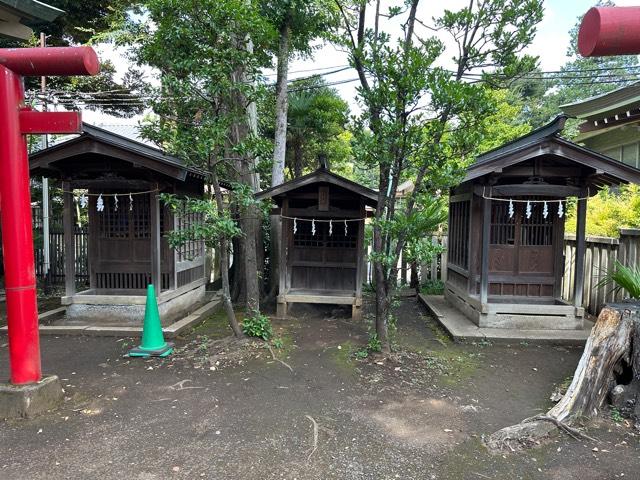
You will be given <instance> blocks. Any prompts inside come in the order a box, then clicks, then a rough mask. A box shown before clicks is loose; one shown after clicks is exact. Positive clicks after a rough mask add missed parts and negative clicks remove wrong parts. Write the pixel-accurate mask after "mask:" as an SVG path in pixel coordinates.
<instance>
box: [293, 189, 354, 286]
mask: <svg viewBox="0 0 640 480" xmlns="http://www.w3.org/2000/svg"><path fill="white" fill-rule="evenodd" d="M327 197H328V198H327ZM282 211H283V214H284V215H286V216H290V217H297V218H300V219H301V220H300V221H298V222H297V231H296V234H294V233H293V221H292V220H288V221H283V222H282V230H283V232H282V235H283V239H284V241H285V245H286V250H287V263H286V272H287V273H286V275H287V278H286V288H287V290H288V289H295V290H313V291H340V292H354V291H356V290H358V288H357V287H358V275H359V269H360V268H362V267H361V264H362V259H363V258H364V257H363V251H362V250H363V247H362V237H363V236H364V231H363V228H364V222H363V221H362V222H355V221H350V222H347V229H346V232H345V224H344V221H341V220H344V219H357V218H363V217H364V215H365V211H364V203H363V202H362V201H361V198H360V196H358V195H356V194H353V193H352V192H348V191H346V190H344V189H342V188H339V187H335V186H326V185H317V184H313V185H309V186H306V187H302V188H300V189H297V190H295V191H293V192H289V193H288V194H287V198H286V201H285V202H283V210H282ZM314 218H315V219H317V220H327V219H332V220H335V221H333V222H332V226H331V234H330V232H329V230H330V226H329V223H327V222H320V221H318V222H316V223H315V235H314V234H313V233H312V224H311V222H309V221H305V220H309V219H314ZM303 219H304V220H303Z"/></svg>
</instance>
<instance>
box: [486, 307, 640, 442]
mask: <svg viewBox="0 0 640 480" xmlns="http://www.w3.org/2000/svg"><path fill="white" fill-rule="evenodd" d="M631 309H634V312H633V314H632V312H631ZM639 313H640V309H639V308H638V306H637V305H635V306H634V305H633V304H616V305H608V306H605V308H604V309H603V310H602V312H600V315H599V316H598V320H597V321H596V324H595V326H594V327H593V330H592V331H591V334H590V335H589V338H588V339H587V343H586V345H585V347H584V352H583V354H582V357H581V358H580V362H579V363H578V366H577V368H576V372H575V374H574V377H573V381H572V382H571V385H570V386H569V389H568V390H567V393H565V395H564V396H563V397H562V399H561V400H560V401H559V402H558V403H557V404H556V405H555V406H554V407H553V408H552V409H551V410H549V411H548V412H547V413H546V414H544V415H537V416H534V417H531V418H528V419H525V420H523V421H522V422H521V423H519V424H517V425H513V426H511V427H506V428H503V429H502V430H499V431H497V432H495V433H493V434H492V435H490V436H489V437H488V439H487V441H486V443H487V446H488V447H489V448H490V449H492V450H505V451H509V450H511V451H513V450H516V449H521V448H527V447H529V446H532V445H536V444H538V443H539V441H540V439H542V438H543V437H545V436H546V435H548V434H549V433H550V432H552V431H553V430H555V429H556V428H560V429H562V430H564V431H567V432H568V433H569V434H571V435H578V436H579V435H582V434H580V433H579V432H577V431H576V430H575V429H573V428H572V427H571V425H572V424H575V423H577V422H578V421H579V420H585V419H589V418H592V417H595V416H596V415H598V411H599V410H600V408H601V407H602V405H603V403H604V400H605V399H606V397H607V394H609V392H610V390H611V387H612V386H613V385H616V383H618V379H617V378H616V377H617V374H619V373H620V369H621V368H624V367H625V365H628V364H629V361H630V359H632V358H634V357H635V356H637V355H638V354H639V351H640V345H639V344H636V343H635V342H633V341H632V339H633V338H634V336H637V335H638V334H639V333H640V315H639ZM639 366H640V362H638V364H637V365H636V366H634V367H633V368H634V369H635V368H638V367H639ZM632 378H634V379H636V380H638V379H640V371H638V370H634V371H633V377H632ZM634 386H636V387H637V381H635V382H631V385H630V386H628V387H627V389H628V390H631V389H632V387H634ZM616 388H618V387H616ZM621 388H622V390H624V389H625V387H621ZM614 390H615V389H614ZM630 394H631V395H633V396H634V397H635V400H636V402H637V400H638V392H637V391H635V392H630Z"/></svg>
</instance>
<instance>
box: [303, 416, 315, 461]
mask: <svg viewBox="0 0 640 480" xmlns="http://www.w3.org/2000/svg"><path fill="white" fill-rule="evenodd" d="M305 417H307V418H308V419H309V421H310V422H311V423H312V424H313V445H312V447H311V452H310V453H309V456H308V457H307V462H308V461H309V460H311V456H312V455H313V454H314V453H316V450H317V449H318V422H316V421H315V420H314V418H313V417H312V416H311V415H305Z"/></svg>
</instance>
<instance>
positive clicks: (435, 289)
mask: <svg viewBox="0 0 640 480" xmlns="http://www.w3.org/2000/svg"><path fill="white" fill-rule="evenodd" d="M420 292H421V293H424V294H425V295H442V293H443V292H444V282H443V281H442V280H427V281H426V282H424V283H423V284H422V285H420Z"/></svg>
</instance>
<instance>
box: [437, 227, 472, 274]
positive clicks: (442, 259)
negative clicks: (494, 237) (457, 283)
mask: <svg viewBox="0 0 640 480" xmlns="http://www.w3.org/2000/svg"><path fill="white" fill-rule="evenodd" d="M448 239H449V237H448V236H447V235H442V236H441V237H440V241H441V243H442V253H441V254H440V280H442V281H443V282H446V281H447V262H448V258H447V256H448ZM467 243H471V242H467ZM468 258H469V255H468V253H467V262H468V261H469V260H468Z"/></svg>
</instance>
